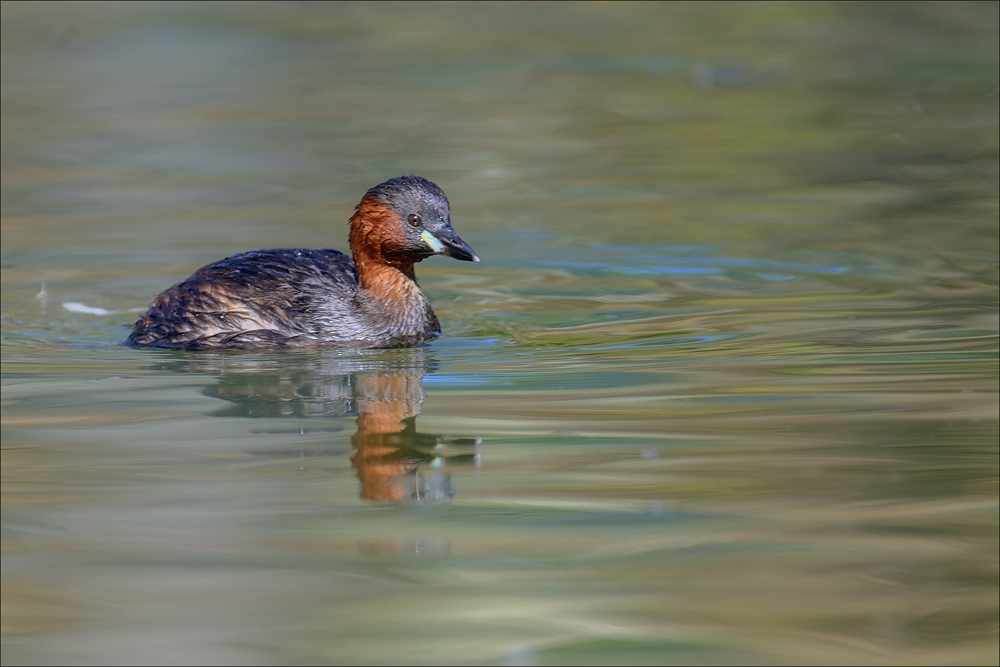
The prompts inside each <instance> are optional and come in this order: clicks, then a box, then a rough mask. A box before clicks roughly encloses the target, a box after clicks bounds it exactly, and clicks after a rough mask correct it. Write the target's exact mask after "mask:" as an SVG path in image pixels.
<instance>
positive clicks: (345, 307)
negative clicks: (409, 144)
mask: <svg viewBox="0 0 1000 667" xmlns="http://www.w3.org/2000/svg"><path fill="white" fill-rule="evenodd" d="M349 242H350V246H351V251H352V253H353V255H354V258H353V259H352V258H350V257H348V256H347V255H345V254H344V253H342V252H340V251H339V250H333V249H330V248H320V249H317V250H303V249H281V250H257V251H254V252H247V253H241V254H238V255H233V256H232V257H227V258H226V259H222V260H219V261H218V262H215V263H213V264H209V265H208V266H205V267H203V268H201V269H198V270H197V271H196V272H195V273H194V274H193V275H191V277H190V278H188V279H187V280H185V281H183V282H181V283H178V284H176V285H174V286H173V287H171V288H170V289H168V290H167V291H166V292H164V293H163V294H161V295H159V296H158V297H156V299H154V300H153V303H152V304H151V305H150V308H149V310H148V311H147V312H146V313H145V314H144V315H143V316H142V317H140V318H139V321H138V322H136V324H135V327H134V328H133V329H132V333H131V334H130V335H129V337H128V339H127V340H126V342H127V343H128V344H130V345H134V346H140V347H145V346H149V347H170V348H181V349H190V350H200V349H213V348H258V349H259V348H286V347H302V346H327V347H345V348H358V347H411V346H414V345H420V344H421V343H424V342H426V341H428V340H430V339H432V338H434V337H436V336H438V335H440V325H439V324H438V320H437V317H436V316H435V315H434V310H433V309H432V308H431V305H430V303H429V302H428V301H427V298H426V297H425V296H424V293H423V292H422V291H421V290H420V287H419V286H418V285H417V281H416V276H415V275H414V272H413V265H414V264H415V263H416V262H419V261H421V260H423V259H426V258H427V257H430V256H431V255H436V254H444V255H449V256H451V257H454V258H455V259H462V260H468V261H473V262H477V261H479V258H478V257H476V254H475V253H474V252H473V251H472V248H470V247H469V246H468V245H467V244H466V243H465V242H464V241H463V240H462V239H461V238H459V236H458V234H456V233H455V230H454V229H452V227H451V220H450V209H449V205H448V199H447V197H445V194H444V192H442V191H441V189H440V188H439V187H438V186H436V185H435V184H433V183H431V182H430V181H428V180H426V179H423V178H420V177H417V176H402V177H399V178H393V179H390V180H388V181H386V182H385V183H382V184H380V185H377V186H375V187H374V188H372V189H371V190H369V191H368V193H367V194H366V195H365V197H364V198H363V199H362V200H361V203H360V204H358V206H357V207H356V210H355V213H354V215H353V216H352V217H351V231H350V237H349Z"/></svg>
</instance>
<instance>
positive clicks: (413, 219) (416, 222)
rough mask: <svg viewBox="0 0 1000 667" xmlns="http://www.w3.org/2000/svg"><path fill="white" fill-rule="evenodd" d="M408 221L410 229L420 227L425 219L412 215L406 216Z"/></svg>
mask: <svg viewBox="0 0 1000 667" xmlns="http://www.w3.org/2000/svg"><path fill="white" fill-rule="evenodd" d="M406 221H407V222H408V223H410V227H419V226H420V223H421V222H423V218H421V217H420V216H419V215H417V214H416V213H411V214H409V215H408V216H406Z"/></svg>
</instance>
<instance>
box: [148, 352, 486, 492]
mask: <svg viewBox="0 0 1000 667" xmlns="http://www.w3.org/2000/svg"><path fill="white" fill-rule="evenodd" d="M358 354H359V355H360V356H354V355H352V357H351V358H346V359H345V358H342V357H332V358H331V357H327V356H326V355H325V354H323V355H317V356H318V358H317V357H316V356H313V355H310V356H309V357H308V358H301V357H290V358H284V357H283V358H281V359H280V360H278V359H275V358H270V359H264V360H260V359H256V358H245V359H244V358H241V357H239V356H235V357H233V356H230V355H225V356H223V357H220V358H212V357H204V356H200V355H199V356H198V357H197V358H186V359H172V360H170V361H168V362H165V364H164V365H165V366H166V367H167V368H169V369H170V370H172V371H174V372H178V371H180V372H188V373H198V374H210V375H215V376H216V383H215V384H213V385H211V386H209V387H207V388H206V389H205V390H204V393H205V394H206V395H209V396H212V397H215V398H220V399H223V400H225V401H227V402H228V403H229V406H227V407H225V408H223V409H221V410H219V411H217V412H215V413H214V414H215V415H217V416H220V417H241V418H248V417H249V418H263V419H267V420H269V422H268V423H273V422H270V420H273V419H275V418H277V419H282V420H284V419H289V418H290V419H293V420H294V422H293V424H289V427H290V428H287V430H286V429H284V428H282V429H280V430H279V431H278V432H279V433H297V432H299V431H300V429H309V430H311V429H310V427H309V426H308V425H309V424H310V423H313V424H316V425H319V424H320V423H322V424H323V425H324V426H323V427H324V428H325V427H327V426H328V425H331V424H332V425H334V428H333V430H334V431H341V430H342V429H341V428H339V427H336V426H335V425H336V424H337V423H338V421H339V420H337V419H336V418H340V417H349V416H350V415H352V414H353V415H357V430H356V432H355V433H354V435H353V436H352V437H351V445H352V446H353V448H354V452H353V454H352V456H351V462H352V463H353V464H354V467H355V469H356V471H357V476H358V479H359V480H360V481H361V491H360V495H361V497H362V498H364V499H366V500H370V501H376V502H396V503H421V504H423V503H435V502H440V501H443V500H448V499H449V498H451V496H452V490H451V483H450V479H451V478H450V474H449V472H448V470H449V469H450V468H452V467H453V466H454V465H455V464H458V465H462V464H466V463H474V464H475V465H477V466H478V463H479V442H480V441H479V439H478V438H457V439H453V438H443V437H441V436H438V435H435V434H431V433H421V432H418V431H417V425H416V418H417V415H419V414H420V412H421V410H422V408H423V403H424V399H425V394H424V391H423V378H424V375H425V373H426V372H428V370H431V372H432V369H433V367H434V364H433V361H429V360H428V351H427V350H426V349H419V348H418V349H413V350H395V351H388V350H387V351H379V352H359V353H358ZM331 417H332V418H334V419H335V421H333V422H331V421H330V419H329V418H331ZM314 419H322V422H313V421H312V420H314ZM292 442H294V440H292ZM253 453H254V455H256V456H261V455H263V456H275V455H278V456H281V457H283V458H284V457H289V456H291V457H294V458H295V459H299V457H300V456H303V455H305V452H299V451H298V450H289V449H284V448H283V451H280V452H275V451H273V450H272V451H255V452H253ZM315 453H316V454H320V455H324V456H328V455H331V454H333V455H335V456H344V454H345V452H344V450H340V451H339V452H338V451H337V450H332V451H331V450H330V449H322V450H319V451H317V452H315ZM296 465H300V463H299V462H298V460H297V461H296Z"/></svg>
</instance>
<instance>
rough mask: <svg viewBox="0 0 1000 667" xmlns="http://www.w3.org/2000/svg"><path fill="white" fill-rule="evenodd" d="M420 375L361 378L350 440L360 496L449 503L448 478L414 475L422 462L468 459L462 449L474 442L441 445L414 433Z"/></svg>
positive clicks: (434, 438) (442, 442)
mask: <svg viewBox="0 0 1000 667" xmlns="http://www.w3.org/2000/svg"><path fill="white" fill-rule="evenodd" d="M421 379H422V378H421V377H414V376H413V375H410V374H405V373H399V374H396V375H367V376H360V377H359V378H358V383H359V385H360V387H359V388H360V389H361V391H360V392H359V395H360V396H361V398H360V399H359V400H360V405H359V406H358V430H357V432H356V433H355V434H354V437H352V438H351V444H353V445H354V449H355V452H354V456H353V457H351V462H352V463H353V464H354V467H355V468H356V469H357V471H358V479H360V480H361V497H362V498H364V499H366V500H379V501H389V502H414V503H434V502H439V501H442V500H448V499H450V498H451V496H452V495H453V494H454V492H453V491H452V490H451V476H450V475H448V474H446V473H443V472H441V471H437V472H434V473H427V472H423V471H418V466H420V465H421V464H427V463H430V464H431V465H432V466H433V465H435V464H437V465H440V464H441V463H442V462H443V460H444V458H445V456H448V458H450V459H451V460H455V459H469V458H472V459H473V460H476V461H477V462H478V450H477V453H476V454H469V453H467V449H468V448H467V447H463V445H474V446H477V447H478V444H479V441H478V439H476V440H471V439H460V440H451V441H445V440H442V439H440V438H438V437H437V436H434V435H430V434H425V433H418V432H417V426H416V416H417V415H418V414H419V413H420V410H421V408H422V406H423V401H424V391H423V387H422V383H421Z"/></svg>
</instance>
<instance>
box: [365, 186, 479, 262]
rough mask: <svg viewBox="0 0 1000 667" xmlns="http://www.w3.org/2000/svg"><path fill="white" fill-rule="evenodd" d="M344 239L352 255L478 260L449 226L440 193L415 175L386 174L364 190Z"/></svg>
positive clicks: (401, 259)
mask: <svg viewBox="0 0 1000 667" xmlns="http://www.w3.org/2000/svg"><path fill="white" fill-rule="evenodd" d="M350 243H351V250H352V251H353V252H354V254H355V256H358V255H359V254H361V255H377V256H380V257H382V258H383V259H384V260H386V261H387V262H389V263H396V262H401V263H409V262H419V261H420V260H422V259H426V258H428V257H430V256H431V255H448V256H449V257H454V258H455V259H462V260H466V261H469V262H478V261H479V257H477V256H476V253H475V252H473V251H472V248H470V247H469V244H467V243H466V242H465V241H463V240H462V239H461V238H460V237H459V236H458V234H456V233H455V230H454V229H452V227H451V209H450V207H449V206H448V198H447V197H446V196H445V194H444V191H442V190H441V188H439V187H438V186H437V185H435V184H434V183H431V182H430V181H428V180H427V179H426V178H420V177H419V176H399V177H398V178H390V179H389V180H388V181H386V182H385V183H380V184H378V185H376V186H375V187H374V188H372V189H371V190H369V191H368V192H367V193H366V194H365V196H364V198H363V199H362V200H361V203H360V204H358V206H357V208H356V211H355V213H354V216H353V217H352V218H351V236H350Z"/></svg>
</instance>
